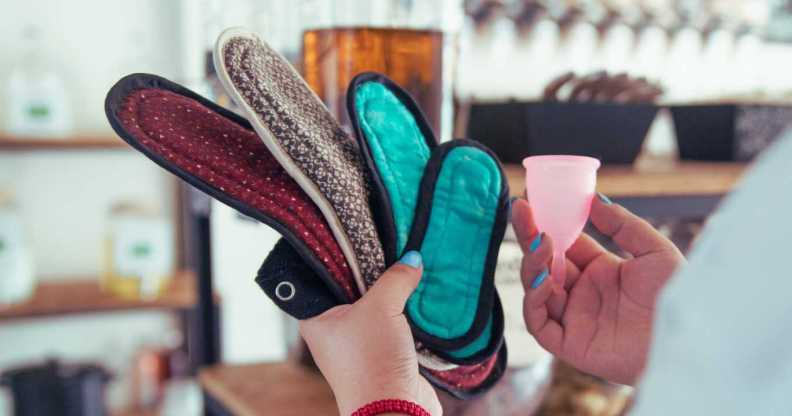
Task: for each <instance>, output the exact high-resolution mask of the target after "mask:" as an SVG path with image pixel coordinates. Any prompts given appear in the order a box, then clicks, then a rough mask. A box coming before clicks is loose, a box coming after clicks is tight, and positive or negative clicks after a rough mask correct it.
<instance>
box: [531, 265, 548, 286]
mask: <svg viewBox="0 0 792 416" xmlns="http://www.w3.org/2000/svg"><path fill="white" fill-rule="evenodd" d="M547 273H548V272H547V267H545V269H544V270H542V273H539V276H536V278H535V279H534V281H533V283H531V289H536V288H537V287H539V286H541V285H542V283H543V282H544V281H545V279H547Z"/></svg>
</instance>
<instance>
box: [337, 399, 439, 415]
mask: <svg viewBox="0 0 792 416" xmlns="http://www.w3.org/2000/svg"><path fill="white" fill-rule="evenodd" d="M351 415H352V416H388V415H391V416H396V415H401V416H404V415H407V416H432V415H431V414H430V413H429V411H428V410H426V409H424V408H423V407H421V406H420V405H419V404H417V403H415V402H412V401H409V400H398V399H386V400H377V401H374V402H370V403H367V404H365V405H363V406H361V407H360V408H358V409H357V410H355V411H354V412H353V413H352V414H351Z"/></svg>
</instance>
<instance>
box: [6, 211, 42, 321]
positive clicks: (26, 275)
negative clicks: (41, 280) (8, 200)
mask: <svg viewBox="0 0 792 416" xmlns="http://www.w3.org/2000/svg"><path fill="white" fill-rule="evenodd" d="M32 263H33V262H32V259H31V255H30V252H29V251H28V248H27V247H26V246H25V239H24V233H23V229H22V223H21V221H20V220H19V216H18V215H17V214H16V213H15V212H14V211H12V210H11V209H9V208H3V207H0V305H7V304H13V303H18V302H22V301H25V300H26V299H28V298H29V297H30V296H31V295H32V294H33V290H34V289H35V285H36V281H35V277H34V275H33V264H32Z"/></svg>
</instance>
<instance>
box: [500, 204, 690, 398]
mask: <svg viewBox="0 0 792 416" xmlns="http://www.w3.org/2000/svg"><path fill="white" fill-rule="evenodd" d="M512 222H513V224H514V230H515V232H516V234H517V238H518V240H519V241H520V246H521V247H522V249H523V253H524V257H523V262H522V272H521V274H522V281H523V286H524V287H525V292H526V293H525V300H524V303H523V314H524V316H525V323H526V325H527V327H528V331H529V332H530V333H531V334H533V336H534V337H536V339H537V341H538V342H539V344H540V345H542V347H544V348H545V349H546V350H547V351H549V352H550V353H552V354H553V355H555V356H556V357H558V358H560V359H561V360H563V361H566V362H567V363H569V364H571V365H572V366H574V367H576V368H578V369H580V370H582V371H585V372H588V373H590V374H594V375H597V376H600V377H603V378H605V379H607V380H610V381H614V382H618V383H623V384H633V383H635V381H636V380H637V379H638V377H639V376H640V375H641V372H642V371H643V368H644V366H645V364H646V358H647V354H648V350H649V342H650V338H651V336H652V323H653V319H654V310H655V302H656V300H657V295H658V293H659V291H660V289H661V288H662V287H663V286H664V285H665V283H666V281H667V280H668V279H669V278H670V277H671V275H672V273H673V272H674V270H675V269H676V268H677V266H679V265H680V264H681V263H682V262H684V257H683V256H682V254H681V253H680V252H679V250H678V249H677V248H676V247H675V246H674V244H673V243H671V241H669V240H668V239H666V238H665V237H663V236H662V235H661V234H660V233H658V232H657V231H656V230H655V229H654V228H653V227H652V226H651V225H649V223H647V222H646V221H644V220H642V219H641V218H639V217H637V216H635V215H633V214H632V213H630V212H629V211H627V210H626V209H624V208H623V207H621V206H619V205H615V204H611V203H610V200H608V199H607V198H606V197H604V196H600V197H599V198H595V200H594V202H592V206H591V222H592V224H594V226H595V227H596V228H597V229H598V230H599V231H600V232H602V233H603V234H605V235H607V236H609V237H611V238H612V239H613V241H614V242H615V243H616V244H617V245H618V246H619V247H620V248H621V249H623V250H624V251H626V252H627V253H628V254H629V256H628V257H627V258H621V257H619V256H617V255H615V254H613V253H611V252H609V251H607V250H605V249H604V248H603V247H602V246H601V245H599V244H598V243H597V242H596V241H594V239H592V238H591V237H589V236H588V235H585V234H582V235H581V236H580V237H579V238H578V239H577V241H576V242H575V243H574V244H573V245H572V247H571V248H570V249H569V250H568V251H567V253H566V257H567V277H566V282H565V284H564V287H563V288H556V289H560V290H553V289H554V288H553V286H554V282H553V281H552V279H551V278H549V277H550V276H548V270H549V269H548V264H549V263H548V262H549V261H550V260H551V257H552V252H553V249H552V245H553V242H552V241H551V240H550V238H549V237H548V236H547V235H544V234H539V233H538V231H537V229H536V226H535V224H534V222H533V219H532V217H531V210H530V207H529V205H528V201H526V200H523V199H518V200H516V201H515V202H514V203H513V205H512Z"/></svg>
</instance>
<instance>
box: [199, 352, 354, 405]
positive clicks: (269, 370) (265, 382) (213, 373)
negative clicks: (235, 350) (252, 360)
mask: <svg viewBox="0 0 792 416" xmlns="http://www.w3.org/2000/svg"><path fill="white" fill-rule="evenodd" d="M199 380H200V383H201V387H202V388H203V390H204V396H205V400H206V401H207V403H206V406H207V409H209V410H210V412H209V414H211V415H236V416H259V415H271V416H298V415H300V416H301V415H337V414H338V410H337V409H336V404H335V398H333V393H332V391H330V386H328V385H327V383H326V382H325V381H324V379H323V378H322V376H321V375H320V374H319V373H316V372H313V371H311V370H307V369H305V368H302V367H300V366H298V365H297V364H295V363H290V362H282V363H268V364H252V365H216V366H213V367H209V368H206V369H204V370H202V371H201V373H200V376H199Z"/></svg>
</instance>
